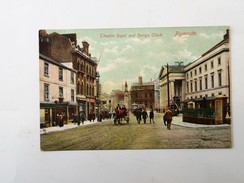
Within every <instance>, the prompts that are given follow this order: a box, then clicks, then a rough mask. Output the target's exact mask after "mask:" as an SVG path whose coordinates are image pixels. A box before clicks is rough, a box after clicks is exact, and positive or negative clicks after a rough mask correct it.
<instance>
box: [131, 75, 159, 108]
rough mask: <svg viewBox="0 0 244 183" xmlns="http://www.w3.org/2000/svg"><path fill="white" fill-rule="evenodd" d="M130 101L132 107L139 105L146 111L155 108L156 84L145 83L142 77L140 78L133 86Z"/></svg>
mask: <svg viewBox="0 0 244 183" xmlns="http://www.w3.org/2000/svg"><path fill="white" fill-rule="evenodd" d="M130 99H131V105H132V104H139V105H140V106H141V107H143V108H146V109H150V108H151V107H153V106H154V102H155V91H154V82H145V83H143V81H142V77H141V76H139V77H138V82H137V83H132V85H131V90H130Z"/></svg>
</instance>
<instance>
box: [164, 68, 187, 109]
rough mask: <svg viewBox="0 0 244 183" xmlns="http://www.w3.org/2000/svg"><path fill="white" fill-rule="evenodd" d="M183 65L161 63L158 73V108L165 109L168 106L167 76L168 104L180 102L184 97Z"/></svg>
mask: <svg viewBox="0 0 244 183" xmlns="http://www.w3.org/2000/svg"><path fill="white" fill-rule="evenodd" d="M184 68H185V66H184V65H169V66H168V70H167V66H166V65H163V66H162V68H161V70H160V73H159V86H160V108H161V110H163V111H164V110H165V109H166V108H167V106H168V81H167V75H168V78H169V100H170V101H169V104H170V105H171V104H173V103H176V104H177V105H178V106H180V102H181V101H182V100H184V98H185V71H184Z"/></svg>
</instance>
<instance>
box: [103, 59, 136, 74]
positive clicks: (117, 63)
mask: <svg viewBox="0 0 244 183" xmlns="http://www.w3.org/2000/svg"><path fill="white" fill-rule="evenodd" d="M129 63H131V60H129V59H126V58H124V57H119V58H117V59H115V60H110V61H108V64H107V65H106V66H104V67H101V66H100V65H99V66H98V70H99V72H100V73H106V72H109V71H112V70H114V69H117V68H119V66H120V65H125V64H129Z"/></svg>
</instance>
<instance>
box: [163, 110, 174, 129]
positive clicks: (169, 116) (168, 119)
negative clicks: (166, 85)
mask: <svg viewBox="0 0 244 183" xmlns="http://www.w3.org/2000/svg"><path fill="white" fill-rule="evenodd" d="M172 118H173V113H172V111H171V110H170V108H169V107H168V108H167V110H166V112H165V113H164V117H163V120H164V125H166V122H167V129H168V130H171V122H172Z"/></svg>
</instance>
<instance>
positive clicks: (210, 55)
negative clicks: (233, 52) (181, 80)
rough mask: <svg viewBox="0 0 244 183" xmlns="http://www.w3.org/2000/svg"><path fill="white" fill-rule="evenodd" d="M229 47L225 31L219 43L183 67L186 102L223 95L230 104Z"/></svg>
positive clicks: (227, 33)
mask: <svg viewBox="0 0 244 183" xmlns="http://www.w3.org/2000/svg"><path fill="white" fill-rule="evenodd" d="M229 47H230V44H229V30H227V32H226V34H225V35H224V38H223V40H222V41H221V42H219V43H218V44H216V45H215V46H213V47H212V48H211V49H209V50H208V51H206V52H205V53H203V54H202V56H201V57H200V58H198V59H197V60H195V61H194V62H193V63H191V64H189V65H188V66H186V67H185V69H184V70H185V81H186V88H185V89H186V96H185V99H186V100H191V99H194V100H195V101H197V100H201V99H203V98H204V97H205V98H204V99H207V100H208V99H211V98H214V97H216V96H218V95H223V96H226V97H228V99H227V102H228V103H231V102H230V48H229ZM196 107H197V106H196ZM198 107H201V106H198ZM210 107H211V106H210Z"/></svg>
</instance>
